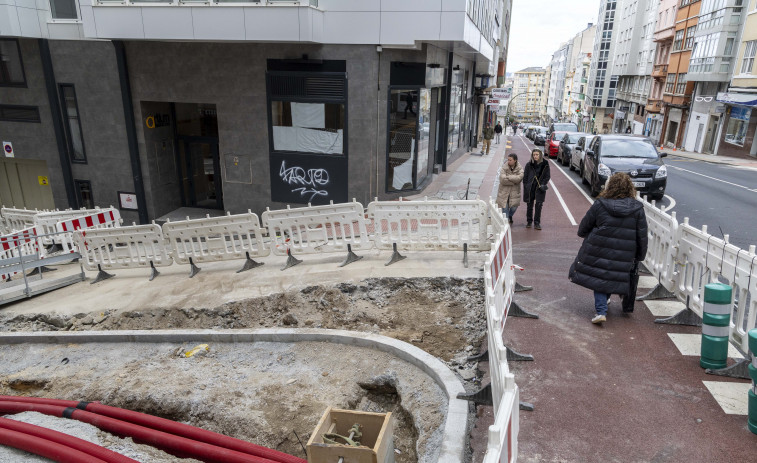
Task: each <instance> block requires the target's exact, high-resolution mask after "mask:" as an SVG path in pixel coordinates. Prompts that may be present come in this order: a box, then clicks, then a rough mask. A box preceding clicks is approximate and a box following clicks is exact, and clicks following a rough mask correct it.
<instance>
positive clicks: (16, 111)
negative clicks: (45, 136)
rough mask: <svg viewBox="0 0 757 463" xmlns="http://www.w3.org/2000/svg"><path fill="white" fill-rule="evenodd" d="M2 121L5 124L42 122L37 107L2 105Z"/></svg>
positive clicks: (0, 106)
mask: <svg viewBox="0 0 757 463" xmlns="http://www.w3.org/2000/svg"><path fill="white" fill-rule="evenodd" d="M0 121H5V122H41V121H40V118H39V108H38V107H36V106H18V105H10V104H4V105H0Z"/></svg>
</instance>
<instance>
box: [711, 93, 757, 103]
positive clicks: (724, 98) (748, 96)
mask: <svg viewBox="0 0 757 463" xmlns="http://www.w3.org/2000/svg"><path fill="white" fill-rule="evenodd" d="M715 100H716V101H719V102H721V103H727V104H732V105H740V106H757V93H735V92H718V96H717V97H716V98H715Z"/></svg>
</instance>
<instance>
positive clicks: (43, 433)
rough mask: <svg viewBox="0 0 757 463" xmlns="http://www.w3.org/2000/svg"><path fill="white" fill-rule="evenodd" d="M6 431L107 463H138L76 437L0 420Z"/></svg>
mask: <svg viewBox="0 0 757 463" xmlns="http://www.w3.org/2000/svg"><path fill="white" fill-rule="evenodd" d="M6 429H9V430H11V431H15V432H20V433H24V434H27V435H29V436H34V437H38V438H40V439H45V440H47V441H50V442H54V443H56V444H60V445H65V446H66V447H70V448H72V449H74V450H78V451H80V452H83V453H86V454H87V455H92V456H93V457H95V458H99V459H100V460H102V461H105V462H108V463H139V462H138V461H137V460H132V459H131V458H129V457H125V456H123V455H121V454H120V453H116V452H113V451H111V450H108V449H106V448H105V447H101V446H99V445H95V444H93V443H91V442H87V441H85V440H84V439H79V438H78V437H74V436H71V435H68V434H64V433H62V432H58V431H53V430H52V429H47V428H44V427H42V426H35V425H33V424H29V423H24V422H21V421H16V420H9V419H7V418H0V432H3V431H4V430H6Z"/></svg>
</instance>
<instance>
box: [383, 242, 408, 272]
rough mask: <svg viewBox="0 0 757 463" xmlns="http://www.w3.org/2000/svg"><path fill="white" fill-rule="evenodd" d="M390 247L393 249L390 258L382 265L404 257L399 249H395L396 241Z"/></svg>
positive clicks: (390, 263)
mask: <svg viewBox="0 0 757 463" xmlns="http://www.w3.org/2000/svg"><path fill="white" fill-rule="evenodd" d="M392 249H394V252H393V253H392V258H391V259H389V262H387V263H385V264H384V266H389V265H392V264H394V263H396V262H399V261H401V260H402V259H405V258H406V257H405V256H403V255H402V254H400V253H399V251H397V243H393V244H392Z"/></svg>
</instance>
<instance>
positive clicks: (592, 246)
mask: <svg viewBox="0 0 757 463" xmlns="http://www.w3.org/2000/svg"><path fill="white" fill-rule="evenodd" d="M578 236H580V237H581V238H584V242H583V244H582V245H581V249H580V250H579V251H578V256H576V260H575V262H573V265H571V267H570V271H569V272H568V277H569V278H570V281H572V282H573V283H575V284H577V285H580V286H583V287H585V288H588V289H591V290H593V291H594V311H595V312H596V313H595V315H594V318H592V319H591V322H592V323H597V324H599V323H602V322H605V321H607V299H608V298H609V297H610V295H611V294H620V295H621V297H622V298H623V299H624V300H623V311H624V312H631V311H633V301H630V300H628V299H630V297H632V296H635V295H634V294H631V293H632V291H633V287H634V286H635V285H634V277H635V275H634V274H635V273H636V272H635V269H638V263H639V262H640V261H641V260H642V259H644V256H646V254H647V217H646V214H644V206H643V205H642V203H641V202H640V201H637V200H636V190H635V189H634V187H633V182H631V177H629V176H628V175H627V174H624V173H616V174H613V175H612V176H611V177H610V179H609V181H608V182H607V187H606V188H605V190H604V191H603V192H602V194H601V195H600V196H599V199H597V201H595V202H594V204H592V206H591V207H590V208H589V210H588V212H586V216H585V217H584V218H583V220H581V224H580V225H579V226H578ZM636 274H637V273H636ZM636 278H638V277H636ZM634 292H635V291H634ZM627 302H630V304H627Z"/></svg>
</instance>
